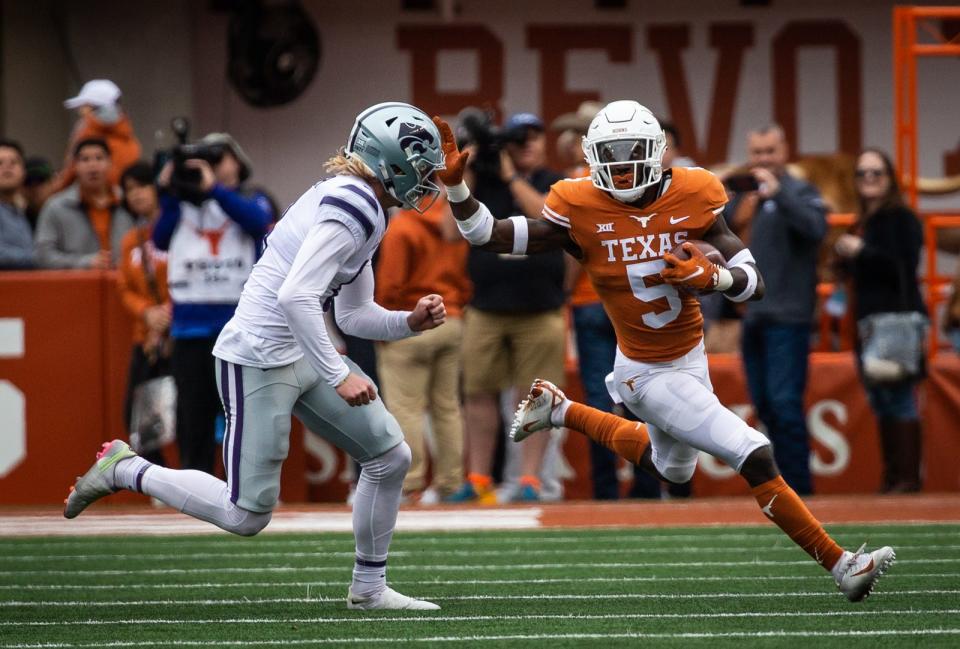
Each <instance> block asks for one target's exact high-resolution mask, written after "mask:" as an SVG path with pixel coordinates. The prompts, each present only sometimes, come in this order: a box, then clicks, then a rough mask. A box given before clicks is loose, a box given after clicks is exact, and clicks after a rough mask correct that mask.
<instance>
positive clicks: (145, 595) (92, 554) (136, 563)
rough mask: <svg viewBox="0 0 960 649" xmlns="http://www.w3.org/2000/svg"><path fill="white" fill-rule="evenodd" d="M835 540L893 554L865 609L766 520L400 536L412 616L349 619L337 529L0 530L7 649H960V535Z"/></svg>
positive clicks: (400, 566) (907, 530) (396, 561)
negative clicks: (244, 535) (426, 602)
mask: <svg viewBox="0 0 960 649" xmlns="http://www.w3.org/2000/svg"><path fill="white" fill-rule="evenodd" d="M830 531H831V532H832V533H833V534H834V535H835V536H836V538H837V539H838V541H840V542H841V543H843V544H844V545H846V546H847V547H854V548H855V547H857V546H859V544H860V543H861V542H862V541H864V540H866V541H868V542H869V543H870V546H871V547H875V546H877V545H881V544H891V545H893V546H895V548H896V550H897V558H898V560H897V563H896V564H895V565H894V566H893V568H892V569H891V570H890V571H889V572H888V573H887V575H886V576H885V577H883V578H882V579H881V581H880V583H879V585H878V587H877V589H876V590H875V592H874V594H873V595H872V596H871V597H870V598H869V599H868V600H866V601H865V602H862V603H859V604H851V603H849V602H847V601H846V600H845V599H844V598H843V597H842V596H841V595H840V594H839V593H838V592H837V590H836V588H835V586H834V584H833V582H832V580H831V579H830V577H829V576H828V575H827V574H826V573H825V572H824V571H823V570H822V569H821V568H820V567H819V566H817V565H816V564H814V563H813V561H811V560H810V559H809V558H808V557H807V556H806V555H805V554H804V553H803V552H802V551H800V550H799V549H797V548H796V547H794V546H793V545H792V544H791V543H790V541H789V540H788V539H786V538H785V537H783V536H782V535H781V534H779V533H778V531H777V530H776V528H773V527H709V528H656V529H636V528H631V529H605V530H563V529H561V530H536V531H529V532H521V531H504V532H476V533H443V532H436V533H402V534H398V535H397V537H396V538H395V539H394V543H393V553H392V556H391V561H390V567H389V573H388V576H389V578H390V582H391V583H392V585H393V586H394V587H395V588H397V590H400V591H401V592H403V593H406V594H410V595H415V596H419V597H424V598H428V599H431V600H433V601H435V602H437V603H438V604H440V605H441V606H442V607H443V608H442V610H441V611H436V612H430V613H419V614H403V613H398V612H383V613H361V612H354V611H348V610H347V609H346V607H345V604H344V598H345V595H346V591H347V585H348V582H349V579H350V571H351V567H352V556H353V552H352V541H351V538H350V536H348V535H345V534H325V535H311V536H304V535H285V534H272V535H261V536H259V537H255V538H252V539H240V538H234V537H229V536H226V535H217V536H203V537H184V536H178V537H173V536H169V537H100V538H96V537H82V538H80V537H76V538H73V537H69V538H68V537H57V538H33V539H24V538H19V539H12V538H8V539H3V538H0V647H74V646H75V647H146V646H156V647H181V646H183V647H227V646H252V647H258V646H278V645H280V646H283V645H290V646H310V645H322V646H358V645H359V646H367V645H369V646H392V645H403V646H408V645H428V644H429V645H451V646H457V647H460V646H482V647H515V646H519V645H522V646H536V647H551V648H554V647H585V646H589V647H594V646H596V647H605V648H606V647H637V646H647V647H661V646H663V647H711V648H713V647H742V646H745V645H748V646H750V647H757V646H759V647H772V646H790V647H796V646H803V645H804V644H810V645H811V646H813V643H815V646H816V647H818V649H819V648H820V647H850V646H854V647H898V648H899V647H913V646H923V647H957V646H960V525H935V524H924V525H900V524H898V525H859V526H854V525H842V526H830ZM0 534H2V531H0Z"/></svg>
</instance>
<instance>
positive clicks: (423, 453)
mask: <svg viewBox="0 0 960 649" xmlns="http://www.w3.org/2000/svg"><path fill="white" fill-rule="evenodd" d="M469 250H470V244H468V243H467V242H466V241H464V239H463V237H462V236H460V232H459V231H458V229H457V225H456V222H455V221H454V218H453V214H452V213H451V212H450V207H449V205H448V204H447V201H446V200H445V199H444V198H442V197H441V198H439V199H438V200H437V201H436V202H435V203H434V204H433V205H432V206H431V207H430V209H429V210H427V211H426V212H424V213H423V214H419V213H417V212H415V211H413V210H406V211H403V212H400V213H398V214H396V215H395V216H394V217H393V218H392V219H391V220H390V227H389V228H388V229H387V233H386V235H385V236H384V238H383V242H382V243H381V244H380V258H379V262H378V266H377V273H376V278H377V282H376V287H377V290H376V298H377V303H378V304H380V305H381V306H383V307H384V308H387V309H392V310H400V311H403V310H407V311H409V310H412V309H413V308H414V307H415V306H416V304H417V301H418V300H419V299H420V297H421V296H422V295H426V294H427V293H431V292H432V293H437V294H439V295H440V296H442V297H443V303H444V306H446V308H447V322H446V324H444V326H442V327H438V328H436V329H431V330H430V331H426V332H424V333H422V334H421V335H419V336H414V337H413V338H407V339H405V340H398V341H394V342H386V343H382V344H381V345H380V348H379V350H378V354H377V359H378V365H379V369H380V371H379V375H380V381H381V382H380V387H381V390H382V392H383V395H384V399H385V400H386V402H387V404H388V405H389V406H390V412H392V413H393V415H394V416H395V417H396V418H397V421H398V422H399V424H400V428H401V429H402V430H403V436H404V438H405V439H406V441H407V445H408V446H410V450H411V452H412V454H413V460H412V461H411V463H410V469H409V470H408V471H407V477H406V478H404V481H403V491H404V494H406V495H407V496H408V498H409V499H410V500H412V501H417V500H419V499H420V498H421V497H422V496H423V494H424V490H425V488H426V486H427V483H426V479H427V445H426V440H425V437H424V425H425V420H424V415H425V414H427V413H429V415H430V423H431V426H430V427H431V430H432V432H433V439H434V442H435V444H434V448H435V454H434V456H433V458H432V462H431V464H432V475H433V480H432V483H431V486H432V489H431V493H430V494H429V496H433V494H436V496H438V497H439V498H441V499H443V498H447V497H449V496H450V495H452V494H453V493H454V492H455V491H457V489H459V488H460V486H461V485H462V484H463V412H462V410H461V408H460V392H459V390H457V389H456V388H455V386H458V385H459V384H460V361H461V351H462V350H461V342H462V337H463V324H462V320H461V316H462V314H463V308H464V306H465V305H466V303H467V300H468V299H469V298H470V282H469V280H468V279H467V275H466V268H467V253H468V252H469ZM425 502H429V501H425Z"/></svg>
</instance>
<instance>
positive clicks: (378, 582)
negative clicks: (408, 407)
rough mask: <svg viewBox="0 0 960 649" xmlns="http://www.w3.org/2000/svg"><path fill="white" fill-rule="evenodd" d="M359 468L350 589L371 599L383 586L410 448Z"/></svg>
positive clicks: (399, 448)
mask: <svg viewBox="0 0 960 649" xmlns="http://www.w3.org/2000/svg"><path fill="white" fill-rule="evenodd" d="M360 466H361V471H360V477H359V479H358V480H357V492H356V496H355V497H354V501H353V535H354V537H355V538H356V542H357V549H356V553H357V556H356V561H355V563H354V567H353V584H352V585H351V586H350V589H351V590H352V591H353V594H354V595H357V596H359V597H371V596H373V595H376V594H377V593H379V592H381V591H382V590H383V589H384V588H386V587H387V552H388V551H389V548H390V540H391V539H392V538H393V528H394V527H395V526H396V524H397V512H398V511H399V509H400V496H401V493H402V490H403V478H404V477H405V476H406V475H407V469H408V468H410V447H409V446H407V444H406V443H405V442H403V443H401V444H399V445H397V446H395V447H393V448H392V449H390V450H389V451H387V452H386V453H384V454H383V455H381V456H379V457H376V458H374V459H372V460H368V461H366V462H363V463H361V465H360Z"/></svg>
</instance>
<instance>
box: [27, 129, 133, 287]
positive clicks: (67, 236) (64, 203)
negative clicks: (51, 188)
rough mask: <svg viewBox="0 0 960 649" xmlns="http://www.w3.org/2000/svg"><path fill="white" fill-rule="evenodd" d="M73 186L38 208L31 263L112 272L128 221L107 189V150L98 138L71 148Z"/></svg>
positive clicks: (129, 217) (130, 221)
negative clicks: (75, 179) (34, 247)
mask: <svg viewBox="0 0 960 649" xmlns="http://www.w3.org/2000/svg"><path fill="white" fill-rule="evenodd" d="M73 166H74V170H75V172H76V178H77V182H76V184H74V185H73V186H71V187H69V188H68V189H65V190H64V191H62V192H60V193H58V194H54V195H53V196H51V197H50V199H49V200H48V201H47V202H46V203H45V204H44V206H43V209H42V210H41V211H40V220H39V221H38V222H37V233H36V245H37V260H38V263H39V265H40V266H43V267H44V268H91V269H106V268H112V267H115V266H116V262H117V257H118V256H119V254H120V241H121V240H122V239H123V236H124V235H125V234H126V233H127V231H128V230H129V229H130V228H131V227H133V218H132V217H131V216H130V214H128V213H127V211H126V210H125V209H123V206H122V205H120V201H119V198H118V197H117V194H116V192H115V191H114V186H113V185H112V184H111V183H110V179H109V171H110V149H109V147H108V146H107V143H106V141H104V140H102V139H100V138H90V139H87V140H80V142H78V143H77V145H76V147H75V148H74V152H73Z"/></svg>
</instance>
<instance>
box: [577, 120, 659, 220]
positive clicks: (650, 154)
mask: <svg viewBox="0 0 960 649" xmlns="http://www.w3.org/2000/svg"><path fill="white" fill-rule="evenodd" d="M666 149H667V139H666V137H665V136H664V134H663V129H662V128H660V122H658V121H657V118H656V117H654V116H653V113H651V112H650V111H649V110H648V109H647V108H645V107H644V106H641V105H640V104H638V103H637V102H635V101H614V102H611V103H609V104H607V105H606V106H604V107H603V110H601V111H600V112H599V113H597V116H596V117H594V118H593V121H592V122H590V128H589V129H588V130H587V134H586V135H585V136H583V154H584V155H585V156H586V158H587V164H589V165H590V178H591V179H592V180H593V184H594V186H595V187H597V188H599V189H602V190H603V191H605V192H608V193H609V194H610V195H611V196H613V197H614V198H616V199H617V200H618V201H623V202H624V203H632V202H633V201H635V200H637V199H638V198H640V196H641V194H643V191H644V190H645V189H646V188H647V187H649V186H650V185H653V184H655V183H658V182H660V176H661V175H662V174H663V170H662V168H661V166H660V164H661V161H662V160H663V152H664V151H666Z"/></svg>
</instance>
